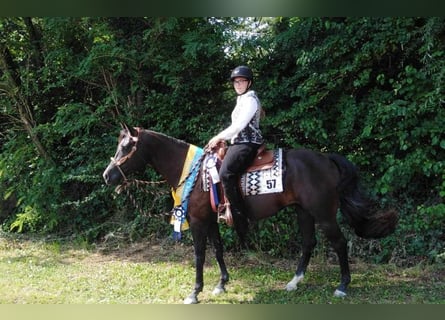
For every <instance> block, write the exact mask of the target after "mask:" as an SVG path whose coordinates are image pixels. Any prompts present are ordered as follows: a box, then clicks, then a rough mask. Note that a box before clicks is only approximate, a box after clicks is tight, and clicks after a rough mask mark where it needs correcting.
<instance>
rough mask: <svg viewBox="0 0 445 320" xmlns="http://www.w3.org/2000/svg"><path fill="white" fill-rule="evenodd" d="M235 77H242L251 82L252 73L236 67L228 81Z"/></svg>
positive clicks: (244, 68) (248, 69) (244, 67)
mask: <svg viewBox="0 0 445 320" xmlns="http://www.w3.org/2000/svg"><path fill="white" fill-rule="evenodd" d="M236 77H243V78H246V79H247V80H250V81H253V72H252V70H250V68H249V67H246V66H238V67H236V68H235V69H233V70H232V73H231V74H230V80H232V81H233V79H234V78H236Z"/></svg>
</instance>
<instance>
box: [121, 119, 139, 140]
mask: <svg viewBox="0 0 445 320" xmlns="http://www.w3.org/2000/svg"><path fill="white" fill-rule="evenodd" d="M121 127H122V129H124V130H125V131H127V132H128V133H130V135H131V136H132V137H137V136H138V132H137V130H136V129H135V128H133V127H132V126H128V125H127V124H126V123H123V122H121Z"/></svg>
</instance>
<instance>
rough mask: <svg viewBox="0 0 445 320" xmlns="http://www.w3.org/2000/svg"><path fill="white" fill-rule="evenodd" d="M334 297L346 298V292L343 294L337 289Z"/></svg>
mask: <svg viewBox="0 0 445 320" xmlns="http://www.w3.org/2000/svg"><path fill="white" fill-rule="evenodd" d="M334 297H337V298H344V297H346V292H343V291H340V290H338V289H337V290H335V292H334Z"/></svg>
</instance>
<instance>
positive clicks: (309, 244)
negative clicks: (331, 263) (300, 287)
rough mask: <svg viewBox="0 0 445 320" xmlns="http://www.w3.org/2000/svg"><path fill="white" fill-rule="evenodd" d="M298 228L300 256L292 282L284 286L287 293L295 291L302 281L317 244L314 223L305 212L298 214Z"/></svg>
mask: <svg viewBox="0 0 445 320" xmlns="http://www.w3.org/2000/svg"><path fill="white" fill-rule="evenodd" d="M298 226H299V227H300V232H301V235H302V237H303V241H302V242H303V243H302V255H301V258H300V261H299V262H298V267H297V270H296V272H295V275H294V277H293V278H292V280H291V281H290V282H289V283H288V284H287V285H286V290H287V291H292V290H295V289H297V284H298V283H299V282H300V281H302V280H303V278H304V273H305V272H306V269H307V266H308V264H309V260H310V259H311V256H312V250H313V249H314V247H315V245H316V244H317V240H316V239H315V221H314V218H313V217H312V216H311V215H310V214H309V213H307V212H306V211H299V212H298Z"/></svg>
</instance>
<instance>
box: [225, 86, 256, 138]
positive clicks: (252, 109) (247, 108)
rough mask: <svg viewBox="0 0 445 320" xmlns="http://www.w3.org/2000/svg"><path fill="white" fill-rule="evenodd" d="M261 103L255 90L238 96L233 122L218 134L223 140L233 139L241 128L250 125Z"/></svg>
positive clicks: (232, 117) (233, 112)
mask: <svg viewBox="0 0 445 320" xmlns="http://www.w3.org/2000/svg"><path fill="white" fill-rule="evenodd" d="M259 107H260V106H259V103H258V100H257V98H256V95H255V92H254V91H252V90H251V91H248V92H246V93H245V94H243V95H240V96H238V97H237V98H236V105H235V108H234V109H233V111H232V116H231V119H232V123H231V125H230V126H229V127H227V128H226V129H224V130H223V131H221V132H220V133H218V134H217V137H218V138H220V139H223V140H230V141H231V143H233V140H234V139H235V138H236V137H237V135H238V134H239V133H240V131H241V130H243V129H244V128H245V127H247V126H248V125H249V122H250V120H252V118H253V117H254V116H255V113H256V112H257V110H258V108H259Z"/></svg>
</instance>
